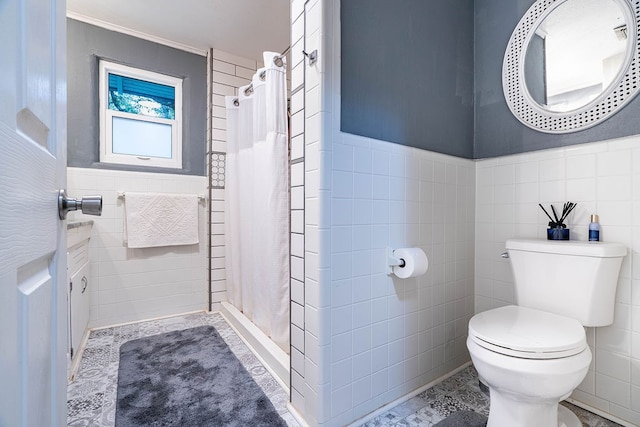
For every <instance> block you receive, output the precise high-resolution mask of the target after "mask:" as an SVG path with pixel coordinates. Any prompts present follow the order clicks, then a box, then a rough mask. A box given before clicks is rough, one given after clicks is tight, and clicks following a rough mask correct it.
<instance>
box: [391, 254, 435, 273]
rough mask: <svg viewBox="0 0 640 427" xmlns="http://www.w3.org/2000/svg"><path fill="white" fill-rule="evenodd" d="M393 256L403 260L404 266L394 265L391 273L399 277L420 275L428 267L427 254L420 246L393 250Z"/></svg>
mask: <svg viewBox="0 0 640 427" xmlns="http://www.w3.org/2000/svg"><path fill="white" fill-rule="evenodd" d="M393 256H394V257H395V258H398V259H403V260H404V267H400V266H399V265H396V266H394V267H393V274H395V275H396V276H398V277H399V278H401V279H406V278H408V277H416V276H421V275H423V274H424V273H426V272H427V268H429V260H428V259H427V255H426V254H425V253H424V251H423V250H422V249H420V248H400V249H396V250H395V251H393Z"/></svg>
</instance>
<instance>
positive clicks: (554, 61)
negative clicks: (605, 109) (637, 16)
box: [524, 0, 631, 112]
mask: <svg viewBox="0 0 640 427" xmlns="http://www.w3.org/2000/svg"><path fill="white" fill-rule="evenodd" d="M630 42H631V41H630V40H629V39H628V37H627V26H626V23H625V19H624V14H623V11H622V9H621V8H620V6H619V5H618V3H617V2H616V1H614V0H568V1H566V2H564V3H563V4H561V5H560V6H558V7H557V8H556V9H554V10H553V11H552V12H551V13H550V14H549V15H548V16H547V17H546V18H545V19H544V20H543V21H542V23H541V24H540V25H539V26H538V28H537V29H536V31H535V34H534V35H533V37H532V38H531V41H530V42H529V45H528V46H527V51H526V55H525V63H524V75H525V81H526V87H527V90H528V92H529V94H530V95H531V98H532V99H533V100H534V101H535V102H536V103H537V104H538V105H539V106H540V107H542V108H543V109H545V110H548V111H552V112H566V111H572V110H575V109H578V108H580V107H584V106H585V105H587V104H589V103H590V102H591V101H593V100H594V99H596V98H597V97H598V96H599V95H600V94H602V93H603V92H604V91H605V90H606V89H607V88H608V87H609V86H610V85H611V84H612V83H615V81H616V80H617V79H616V77H617V76H618V75H619V73H620V72H621V70H622V69H623V68H625V65H626V64H625V63H624V62H625V61H624V60H625V56H626V51H627V48H628V46H629V43H630Z"/></svg>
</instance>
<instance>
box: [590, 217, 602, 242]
mask: <svg viewBox="0 0 640 427" xmlns="http://www.w3.org/2000/svg"><path fill="white" fill-rule="evenodd" d="M589 241H590V242H599V241H600V223H599V222H598V215H595V214H593V215H591V223H589Z"/></svg>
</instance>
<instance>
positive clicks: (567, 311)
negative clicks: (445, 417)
mask: <svg viewBox="0 0 640 427" xmlns="http://www.w3.org/2000/svg"><path fill="white" fill-rule="evenodd" d="M506 248H507V251H508V254H509V258H510V260H511V266H512V268H513V273H514V278H515V295H516V302H517V304H518V305H517V306H515V305H510V306H506V307H501V308H496V309H494V310H489V311H485V312H483V313H479V314H476V315H475V316H473V317H472V318H471V320H470V321H469V337H468V338H467V348H468V349H469V353H470V354H471V360H472V361H473V364H474V366H475V368H476V370H477V371H478V374H479V376H480V377H481V378H482V379H483V381H484V382H485V383H486V384H487V385H488V386H489V390H490V393H491V406H490V408H489V422H488V424H487V427H511V426H517V427H529V426H531V427H533V426H535V427H541V426H544V427H556V426H560V427H574V426H576V427H579V426H581V425H582V424H581V423H580V421H579V420H578V417H576V416H575V415H574V414H573V413H572V412H571V411H569V410H568V409H566V408H564V407H563V406H560V405H558V403H559V402H560V401H561V400H563V399H566V398H567V397H569V395H570V394H571V392H572V391H573V390H574V389H575V388H576V387H577V386H578V385H579V384H580V383H581V382H582V380H583V379H584V377H585V376H586V374H587V370H588V368H589V364H590V363H591V351H590V350H589V347H588V346H587V340H586V335H585V331H584V326H606V325H610V324H611V323H612V322H613V309H614V302H615V295H616V287H617V283H618V274H619V272H620V265H621V264H622V259H623V258H624V257H625V255H626V254H627V249H626V247H625V246H623V245H620V244H617V243H602V242H578V241H549V240H524V239H511V240H507V242H506Z"/></svg>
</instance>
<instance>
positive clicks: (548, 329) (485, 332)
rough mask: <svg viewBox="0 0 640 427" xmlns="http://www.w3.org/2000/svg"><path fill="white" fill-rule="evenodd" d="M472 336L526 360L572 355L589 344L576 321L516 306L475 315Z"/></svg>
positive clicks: (470, 325)
mask: <svg viewBox="0 0 640 427" xmlns="http://www.w3.org/2000/svg"><path fill="white" fill-rule="evenodd" d="M469 337H470V338H471V339H472V340H473V341H474V342H475V343H476V344H478V345H480V346H482V347H485V348H487V349H489V350H492V351H495V352H498V353H501V354H505V355H509V356H515V357H522V358H526V359H555V358H560V357H568V356H573V355H574V354H578V353H580V352H581V351H582V350H584V349H585V348H586V346H587V340H586V335H585V332H584V327H583V326H582V325H581V324H580V322H578V321H577V320H575V319H571V318H568V317H564V316H559V315H557V314H553V313H548V312H545V311H540V310H534V309H531V308H527V307H520V306H515V305H509V306H506V307H500V308H496V309H494V310H489V311H485V312H483V313H479V314H476V315H475V316H473V317H472V318H471V320H470V321H469Z"/></svg>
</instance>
